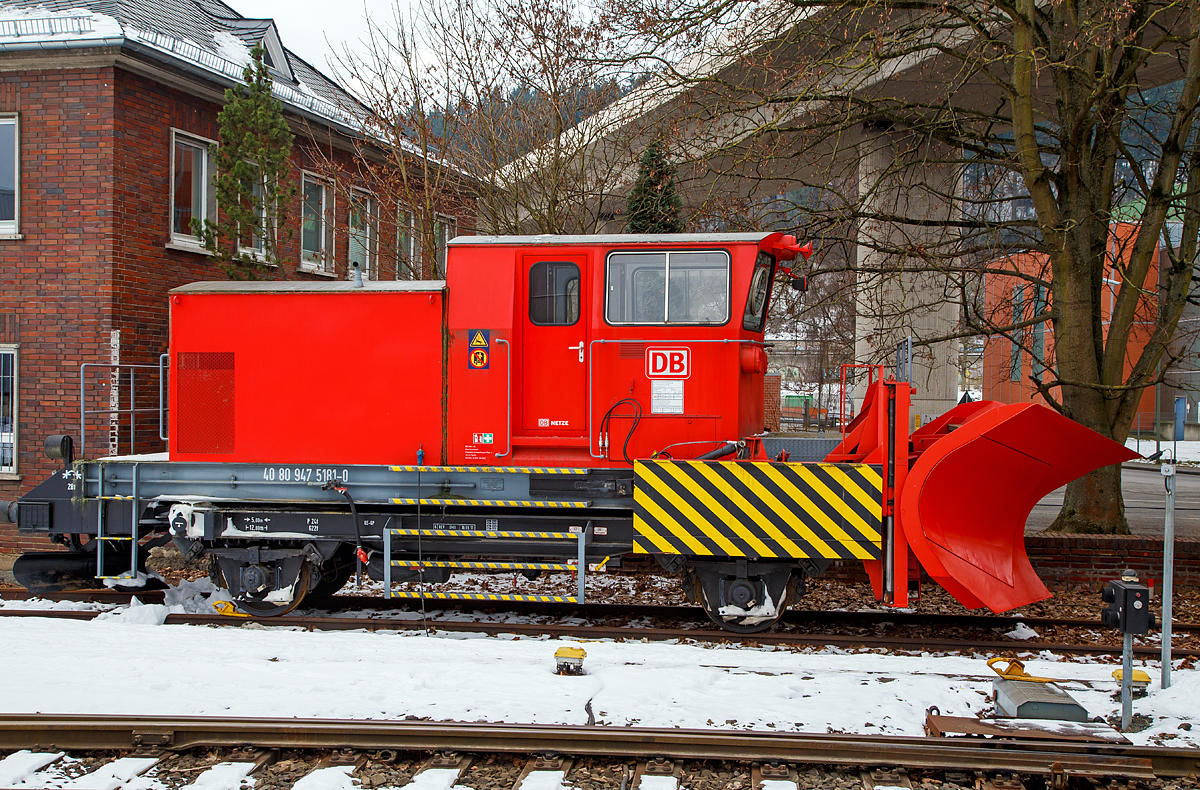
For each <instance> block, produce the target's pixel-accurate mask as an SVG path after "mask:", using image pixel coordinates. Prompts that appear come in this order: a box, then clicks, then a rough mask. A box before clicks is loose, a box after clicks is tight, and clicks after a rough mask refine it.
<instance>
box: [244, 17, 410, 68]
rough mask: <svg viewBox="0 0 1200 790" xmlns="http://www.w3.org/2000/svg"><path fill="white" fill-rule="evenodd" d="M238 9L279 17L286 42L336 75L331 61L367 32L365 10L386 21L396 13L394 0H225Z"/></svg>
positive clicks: (317, 65) (281, 36)
mask: <svg viewBox="0 0 1200 790" xmlns="http://www.w3.org/2000/svg"><path fill="white" fill-rule="evenodd" d="M225 2H227V3H228V4H229V5H230V6H232V7H233V9H234V10H235V11H237V12H238V13H239V14H241V15H242V16H244V17H249V18H252V19H260V18H270V19H274V20H275V26H276V27H277V28H278V30H279V37H280V38H281V39H283V45H284V46H285V47H287V48H288V49H290V50H292V51H293V52H295V53H296V54H297V55H299V56H300V57H302V58H304V59H305V60H307V61H308V62H309V63H311V64H312V65H314V66H316V67H317V68H318V69H320V70H321V71H322V72H324V73H325V74H327V75H329V76H331V77H332V76H334V74H333V68H332V67H331V66H330V60H331V58H332V55H333V52H334V51H335V50H336V51H339V52H340V51H341V49H342V45H343V43H345V44H355V43H356V42H357V41H359V39H361V38H362V37H363V36H364V35H366V31H367V24H366V21H365V20H364V19H363V14H364V9H365V8H369V9H370V12H371V14H379V15H381V16H382V18H383V19H384V20H387V19H390V18H391V16H392V10H391V9H392V2H391V0H366V3H365V5H364V3H363V0H341V2H335V3H329V2H327V1H326V0H320V1H318V0H225Z"/></svg>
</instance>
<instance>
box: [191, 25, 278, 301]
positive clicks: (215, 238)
mask: <svg viewBox="0 0 1200 790" xmlns="http://www.w3.org/2000/svg"><path fill="white" fill-rule="evenodd" d="M250 54H251V57H252V60H251V61H250V63H248V64H246V68H245V71H244V72H243V80H244V83H245V84H243V85H239V86H237V87H236V88H230V89H229V90H227V91H225V107H224V108H222V110H221V112H220V113H219V114H218V115H217V123H218V124H219V126H220V131H219V134H220V145H219V146H218V148H217V153H216V156H215V161H216V168H217V177H216V187H217V190H216V191H217V205H218V206H219V208H220V214H219V215H218V221H217V222H213V221H212V220H208V219H206V220H205V221H204V223H203V225H201V224H200V222H198V221H197V220H195V219H193V220H192V227H193V230H194V231H195V232H196V233H197V235H199V236H200V238H201V239H202V241H203V243H204V246H205V248H207V249H208V254H209V259H210V260H212V261H213V262H214V263H216V264H217V265H218V266H220V267H221V269H222V270H224V272H225V273H226V274H227V275H228V276H229V277H231V278H233V279H235V280H243V279H249V280H254V279H258V277H259V276H260V275H264V274H266V275H273V274H274V273H275V272H278V274H279V276H283V277H286V274H285V271H284V268H283V266H281V265H280V264H281V260H280V257H281V247H282V244H283V242H284V241H285V240H286V239H287V238H288V237H289V236H290V235H291V231H290V229H289V227H288V206H289V205H290V204H291V201H292V199H293V198H294V197H295V194H296V189H295V187H294V186H292V185H291V184H290V183H289V181H288V178H287V177H288V175H289V174H290V171H291V163H290V161H289V157H290V156H291V152H292V139H293V137H292V133H291V132H290V131H289V130H288V125H287V121H286V120H284V117H283V106H282V105H281V104H280V102H279V100H278V99H276V98H275V97H274V96H272V95H271V82H272V80H271V75H270V74H269V72H268V71H267V66H266V64H265V63H264V62H263V49H262V47H261V46H256V47H255V48H254V50H253V51H252V52H251V53H250Z"/></svg>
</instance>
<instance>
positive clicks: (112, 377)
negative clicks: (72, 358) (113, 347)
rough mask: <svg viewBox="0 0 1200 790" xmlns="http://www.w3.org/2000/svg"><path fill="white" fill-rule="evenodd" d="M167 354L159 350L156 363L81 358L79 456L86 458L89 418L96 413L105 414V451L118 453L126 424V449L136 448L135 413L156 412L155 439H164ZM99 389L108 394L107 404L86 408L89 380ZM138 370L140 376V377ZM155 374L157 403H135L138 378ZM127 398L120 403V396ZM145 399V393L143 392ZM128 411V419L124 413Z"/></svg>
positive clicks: (111, 453)
mask: <svg viewBox="0 0 1200 790" xmlns="http://www.w3.org/2000/svg"><path fill="white" fill-rule="evenodd" d="M169 367H170V364H169V357H168V355H167V354H161V355H159V358H158V364H157V365H136V364H131V363H124V362H122V363H104V362H84V363H83V364H81V365H80V366H79V457H80V458H86V457H87V453H88V443H87V442H88V438H87V437H88V419H89V417H94V416H96V415H107V416H108V433H107V437H108V446H107V452H106V453H105V454H106V455H119V454H120V452H121V448H122V446H123V445H124V444H125V442H124V441H123V439H122V436H121V432H122V428H123V427H126V426H127V427H128V431H129V436H128V453H129V455H135V454H136V453H137V451H138V444H137V437H138V428H139V424H138V415H139V414H155V415H157V419H158V432H157V436H158V440H159V441H163V442H165V441H167V417H168V407H167V375H168V371H169ZM89 374H90V375H91V379H90V383H91V384H92V385H93V386H95V387H96V388H98V389H100V390H102V391H103V392H104V393H106V394H107V396H108V404H107V406H104V407H100V408H88V384H89ZM139 374H140V375H141V378H139ZM153 375H157V378H158V380H157V389H158V404H157V405H155V406H144V407H141V406H138V387H139V381H142V382H145V381H147V380H148V377H149V376H153ZM123 397H127V398H128V401H129V402H128V405H127V406H126V405H125V404H123V403H122V402H121V401H122V398H123ZM143 402H144V396H143ZM126 415H128V422H127V423H126V422H125V421H124V419H123V418H124V417H125V416H126Z"/></svg>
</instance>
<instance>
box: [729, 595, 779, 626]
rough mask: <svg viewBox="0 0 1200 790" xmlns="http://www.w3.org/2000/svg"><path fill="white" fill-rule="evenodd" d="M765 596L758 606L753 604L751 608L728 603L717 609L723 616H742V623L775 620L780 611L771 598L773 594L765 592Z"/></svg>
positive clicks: (751, 623)
mask: <svg viewBox="0 0 1200 790" xmlns="http://www.w3.org/2000/svg"><path fill="white" fill-rule="evenodd" d="M764 597H765V598H766V600H764V601H763V602H762V603H760V604H758V605H757V606H752V607H751V608H749V609H743V608H742V607H740V606H734V605H733V604H726V605H725V606H722V607H721V608H720V609H719V610H717V611H718V613H719V614H720V615H721V616H722V617H740V618H742V620H741V624H742V625H753V624H755V623H761V622H764V621H766V620H773V619H775V617H776V616H777V615H778V614H779V612H778V611H777V610H776V607H775V602H774V601H772V600H771V594H770V593H765V595H764Z"/></svg>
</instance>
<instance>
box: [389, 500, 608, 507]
mask: <svg viewBox="0 0 1200 790" xmlns="http://www.w3.org/2000/svg"><path fill="white" fill-rule="evenodd" d="M392 504H393V505H435V506H438V507H442V506H445V507H540V508H577V507H588V506H589V505H591V504H592V503H591V501H589V500H584V499H575V500H569V501H557V500H553V499H404V498H400V499H393V500H392Z"/></svg>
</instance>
